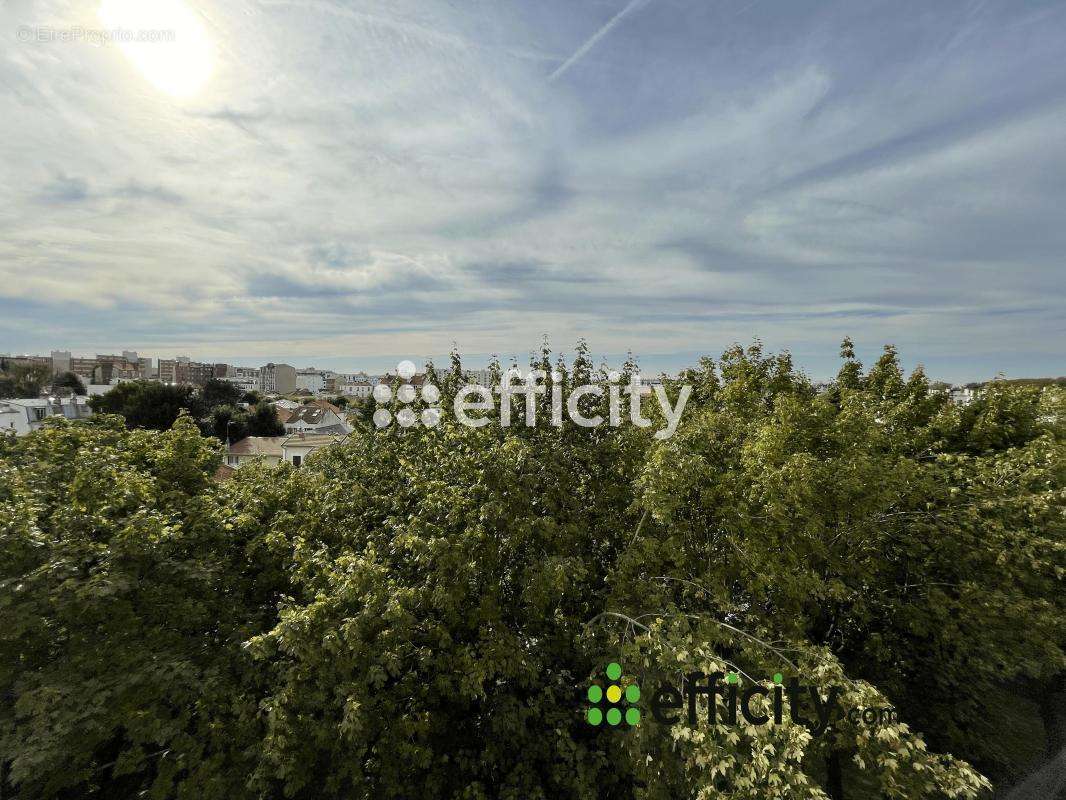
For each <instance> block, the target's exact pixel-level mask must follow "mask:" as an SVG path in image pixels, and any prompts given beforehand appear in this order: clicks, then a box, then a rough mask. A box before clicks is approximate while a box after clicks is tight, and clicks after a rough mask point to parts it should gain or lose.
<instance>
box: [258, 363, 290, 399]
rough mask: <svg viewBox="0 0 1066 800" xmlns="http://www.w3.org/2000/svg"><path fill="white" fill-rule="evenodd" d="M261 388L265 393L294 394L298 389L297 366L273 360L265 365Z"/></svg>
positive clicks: (262, 370) (262, 372) (261, 377)
mask: <svg viewBox="0 0 1066 800" xmlns="http://www.w3.org/2000/svg"><path fill="white" fill-rule="evenodd" d="M260 389H261V390H262V391H263V392H264V393H265V394H292V393H293V392H295V391H296V367H294V366H291V365H290V364H275V363H273V362H271V363H269V364H265V365H263V367H262V369H261V371H260Z"/></svg>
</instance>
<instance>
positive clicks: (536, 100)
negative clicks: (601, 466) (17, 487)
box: [0, 0, 1066, 380]
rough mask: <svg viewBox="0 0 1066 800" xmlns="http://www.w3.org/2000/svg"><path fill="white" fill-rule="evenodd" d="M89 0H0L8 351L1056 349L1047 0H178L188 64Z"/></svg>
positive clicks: (953, 363) (1061, 88)
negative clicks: (92, 37)
mask: <svg viewBox="0 0 1066 800" xmlns="http://www.w3.org/2000/svg"><path fill="white" fill-rule="evenodd" d="M84 5H85V4H81V3H76V2H73V1H71V2H65V1H64V0H52V1H51V2H44V3H40V4H37V5H35V6H33V7H32V9H30V8H29V7H27V6H24V5H20V4H5V5H4V6H2V7H0V26H2V28H3V30H4V31H5V32H6V33H5V34H3V35H10V36H11V37H12V41H11V42H9V43H7V44H5V47H4V48H3V51H2V53H0V113H2V114H3V116H4V119H5V120H6V121H7V123H6V126H5V136H4V137H3V139H2V141H0V156H2V157H3V163H4V164H5V169H4V170H3V171H2V172H0V190H2V191H3V192H4V196H5V201H6V202H5V208H4V211H3V212H2V213H0V308H2V309H3V311H4V313H3V314H2V315H0V351H41V350H48V349H50V348H53V347H70V348H73V349H75V350H77V349H79V348H80V349H82V350H85V351H93V350H96V349H101V350H102V349H104V348H116V347H134V348H139V349H141V350H144V351H146V352H152V353H153V354H155V355H170V354H173V353H177V352H189V353H190V354H192V355H197V356H200V357H203V358H228V359H233V360H240V359H248V360H249V361H250V362H252V363H255V361H256V360H257V359H259V358H275V359H280V358H284V359H289V360H293V361H297V362H299V363H304V362H310V361H316V362H318V363H327V362H332V363H335V364H336V365H338V366H351V367H358V366H361V365H367V366H368V367H370V366H374V365H377V364H379V362H380V363H382V364H384V363H387V362H388V360H389V359H390V358H393V357H395V356H404V357H406V356H425V355H439V354H441V353H443V352H445V351H446V350H447V349H448V348H449V347H450V346H451V345H452V343H453V342H454V343H455V344H457V345H458V346H459V347H460V349H462V350H463V351H464V352H467V353H470V354H474V356H475V357H480V356H487V354H489V353H492V352H498V353H501V354H504V355H506V354H512V353H513V354H517V355H519V356H520V355H521V354H523V353H525V352H526V351H527V350H528V349H529V348H530V347H536V346H537V345H538V343H539V341H540V339H541V336H542V334H548V335H549V337H550V338H551V339H552V341H553V343H554V345H555V346H556V347H557V348H565V347H568V346H569V345H570V344H572V343H573V342H574V341H575V340H576V339H577V338H579V337H582V336H583V337H586V338H587V339H588V340H589V341H590V342H591V344H592V346H593V348H594V350H595V351H597V352H599V353H602V354H604V355H605V356H606V357H607V358H608V359H611V358H614V357H615V356H617V355H618V354H622V353H624V352H625V351H626V350H627V349H632V350H634V351H635V352H637V353H638V354H639V355H640V356H642V358H643V361H644V363H645V365H646V366H648V367H650V368H657V369H658V368H662V369H673V368H676V367H678V366H681V365H683V364H685V363H688V362H691V360H692V359H694V358H695V357H696V355H698V354H699V353H712V354H713V353H716V352H719V351H721V350H722V349H723V348H724V347H726V346H728V345H729V344H730V343H732V342H734V341H742V342H744V341H750V339H751V338H753V337H756V336H758V337H760V338H762V339H763V340H764V341H765V342H766V343H767V344H768V345H770V346H771V347H782V348H784V347H787V348H790V349H791V350H792V351H793V352H794V353H795V354H796V356H797V361H799V363H800V364H802V365H803V366H804V367H805V368H807V369H808V370H809V371H810V372H811V373H812V374H814V375H816V376H821V375H825V374H829V373H831V372H832V371H834V370H835V364H834V353H835V349H836V344H837V343H838V342H839V340H840V339H841V338H843V336H845V335H851V336H852V337H853V338H855V339H856V340H857V341H858V342H859V343H860V345H861V349H862V350H863V352H864V355H866V356H867V357H870V356H872V355H873V354H874V353H875V352H876V350H877V349H878V348H879V347H880V345H881V344H882V343H885V342H893V343H895V344H897V345H898V346H899V347H900V348H901V350H902V351H903V353H904V355H905V356H906V357H907V359H908V360H909V363H914V362H915V361H923V362H925V364H926V366H927V369H928V370H929V371H930V372H931V373H934V374H936V375H937V376H939V377H944V378H947V379H951V380H965V379H972V378H981V377H987V376H989V375H992V374H994V373H996V372H997V371H1004V372H1007V373H1008V374H1019V375H1020V374H1061V373H1063V372H1066V363H1064V359H1063V358H1062V355H1061V347H1060V345H1059V343H1061V341H1063V338H1064V336H1063V335H1064V333H1066V331H1064V328H1066V325H1064V317H1063V313H1062V308H1063V300H1064V298H1063V293H1064V292H1063V290H1064V286H1066V278H1064V277H1063V276H1064V272H1063V270H1062V267H1061V259H1062V254H1063V253H1064V252H1066V228H1064V227H1063V226H1062V225H1061V224H1060V223H1059V222H1058V220H1057V216H1058V211H1057V210H1058V209H1059V208H1061V206H1062V202H1063V200H1064V197H1063V193H1064V187H1066V142H1064V141H1063V139H1062V137H1061V135H1060V132H1061V130H1062V129H1063V125H1064V124H1066V64H1063V62H1062V60H1061V58H1060V56H1059V54H1060V53H1061V49H1062V46H1063V44H1064V42H1066V11H1064V9H1063V7H1062V6H1061V5H1060V4H1051V3H1015V2H1006V1H1002V2H985V3H970V2H946V3H938V4H935V5H932V6H931V5H929V4H927V3H917V2H915V3H902V4H894V5H891V6H886V5H877V6H865V7H860V5H859V4H854V3H848V2H845V1H844V0H838V2H835V3H828V4H827V3H782V2H771V0H759V2H755V3H746V4H732V3H705V2H698V1H697V0H630V2H625V1H624V0H619V2H604V1H603V0H595V1H593V0H589V1H588V2H576V3H575V2H571V0H565V1H564V0H547V1H546V2H543V3H536V4H531V3H523V2H519V0H510V1H509V2H508V1H505V2H500V3H493V4H480V5H478V6H477V7H476V8H475V7H465V6H461V5H460V6H457V5H456V4H452V3H448V2H444V0H440V2H436V0H428V1H427V0H398V1H397V0H392V1H391V2H385V0H369V1H368V2H361V3H358V4H355V3H344V2H340V0H262V1H261V2H256V1H255V0H233V2H226V3H222V2H220V1H219V0H204V1H203V2H197V1H195V0H186V5H188V6H189V7H190V8H193V9H194V10H195V12H196V13H197V15H198V18H199V20H200V21H201V22H202V25H203V30H204V32H205V35H206V36H207V37H209V39H210V40H211V45H212V48H213V50H212V53H213V58H214V62H213V68H212V71H211V75H210V77H209V78H208V79H207V80H206V82H205V83H204V85H203V86H202V87H201V88H200V89H199V91H197V92H196V93H195V94H193V95H191V96H183V97H172V96H169V95H167V94H166V93H165V92H163V91H161V90H160V89H159V87H158V86H156V85H153V84H152V83H151V82H149V81H148V80H146V79H145V78H144V77H143V76H141V75H139V74H138V73H137V71H136V69H135V68H134V66H131V63H130V62H129V61H128V60H126V59H124V58H123V56H122V53H121V52H120V48H118V47H115V46H110V45H103V46H90V45H88V44H86V43H84V42H83V43H78V42H66V43H63V42H51V43H44V42H37V41H33V42H25V41H17V40H15V32H16V31H18V30H20V29H22V28H23V27H24V26H42V25H48V26H51V27H53V28H56V27H61V26H63V25H70V26H73V25H79V24H81V25H91V24H97V25H98V24H99V23H98V22H97V23H93V20H92V19H91V18H87V17H86V16H85V14H86V12H85V10H84ZM159 46H160V47H163V46H165V44H163V43H161V44H160V45H159Z"/></svg>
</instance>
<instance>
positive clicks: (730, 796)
mask: <svg viewBox="0 0 1066 800" xmlns="http://www.w3.org/2000/svg"><path fill="white" fill-rule="evenodd" d="M843 355H844V364H843V368H842V369H841V372H840V375H839V376H838V378H837V380H836V381H835V382H834V383H833V384H832V385H831V386H830V387H829V390H828V391H824V392H820V393H819V392H817V391H816V390H815V389H814V387H813V386H812V385H811V383H810V381H808V380H807V379H806V378H805V377H804V376H803V375H802V374H800V373H799V372H797V371H796V369H795V368H794V366H793V364H792V362H791V359H790V358H789V357H788V355H787V354H778V355H767V354H764V353H763V351H762V348H761V347H760V346H759V345H758V344H756V345H754V346H752V347H749V348H747V349H742V348H740V347H736V348H733V349H731V350H729V351H727V352H726V353H725V354H724V355H723V357H722V358H721V359H720V360H713V359H704V360H703V361H702V362H701V363H700V365H699V367H698V368H696V369H694V370H691V371H689V372H688V373H686V374H684V375H682V376H681V380H683V381H686V382H688V383H690V384H692V385H693V386H694V391H693V395H692V398H693V399H692V401H691V402H690V404H689V407H688V409H687V410H686V412H685V415H684V418H683V419H682V423H681V426H680V427H679V429H678V432H677V434H676V435H675V436H674V437H673V438H671V439H667V440H665V441H658V440H656V439H654V438H653V437H652V434H651V430H653V429H642V428H638V427H636V426H632V425H624V426H622V427H618V428H610V427H607V426H603V427H599V428H580V427H577V426H573V425H570V424H566V425H565V426H563V427H562V428H556V427H552V426H547V425H541V426H538V427H534V428H530V427H525V426H523V425H516V426H514V427H511V428H506V429H505V428H501V427H500V426H498V425H486V426H485V427H481V428H468V427H465V426H462V425H459V424H457V423H455V422H454V420H452V419H451V417H450V415H445V416H444V419H443V421H442V423H441V424H440V425H439V426H437V427H433V428H424V427H413V428H408V429H403V428H399V427H397V426H391V427H389V428H386V429H383V430H375V429H374V428H372V427H368V428H366V429H365V430H363V429H360V431H358V432H357V433H355V434H353V435H351V436H349V437H348V439H347V441H346V442H345V443H344V444H343V445H337V446H334V447H330V448H326V449H323V450H320V451H318V452H317V453H315V455H314V456H313V457H312V458H310V459H309V460H308V461H307V462H306V463H305V464H304V465H303V466H302V467H300V468H299V469H293V468H291V467H289V466H287V465H282V466H280V467H277V468H267V467H263V466H257V465H253V466H247V467H242V468H241V469H240V470H238V471H237V472H236V474H235V475H234V476H233V477H232V478H231V479H229V480H226V481H224V482H221V483H218V482H215V481H214V480H212V477H211V476H212V475H213V472H214V470H215V468H216V467H217V465H218V464H219V463H220V457H221V452H220V448H219V446H218V443H217V442H216V441H215V440H214V439H205V438H203V437H202V436H201V433H200V432H199V430H198V429H197V426H196V424H195V423H194V421H193V419H192V418H190V417H188V416H185V415H176V420H175V421H174V422H173V425H172V426H166V427H168V429H165V430H158V431H157V430H140V429H137V430H129V429H127V428H126V427H125V426H123V424H122V422H121V420H119V419H118V418H117V417H112V416H106V415H105V416H100V417H94V418H92V419H91V420H89V421H86V422H79V423H70V422H67V421H65V420H56V421H52V422H49V423H47V424H46V425H45V427H44V428H43V429H42V430H40V431H37V432H35V433H33V434H31V435H30V436H27V437H23V438H20V439H17V440H14V439H0V613H2V615H3V619H4V620H5V625H4V626H3V627H2V628H0V693H2V694H3V696H5V697H7V698H10V699H11V702H10V703H5V704H4V705H3V706H0V754H2V755H0V780H3V781H6V784H7V788H10V789H12V790H17V792H18V795H19V796H20V797H26V798H45V797H49V798H51V797H69V796H83V795H89V796H91V793H97V794H99V795H100V796H108V797H133V796H150V797H160V798H168V797H175V798H221V797H226V798H350V797H375V798H376V797H395V798H401V797H403V798H406V797H412V796H426V797H463V798H470V799H471V800H473V799H474V798H497V797H499V798H537V797H541V798H557V797H558V798H563V797H567V798H569V797H587V798H595V797H618V798H647V799H648V800H652V799H656V800H657V799H658V798H663V799H664V800H665V798H677V797H684V798H711V797H713V798H725V800H755V799H756V798H766V797H793V798H825V797H828V796H831V797H835V798H848V799H849V800H851V799H852V798H868V797H884V798H949V797H950V798H977V797H981V796H984V795H987V793H988V789H989V787H990V782H989V779H991V781H994V782H996V783H997V784H1007V783H1009V782H1010V781H1011V780H1013V779H1014V778H1015V777H1016V775H1017V773H1018V771H1019V770H1020V769H1022V768H1023V767H1024V766H1025V765H1026V763H1027V762H1028V761H1032V760H1034V759H1038V758H1040V756H1041V753H1040V752H1039V750H1040V749H1041V748H1040V746H1041V745H1042V744H1044V743H1045V742H1044V739H1043V738H1042V737H1044V736H1045V729H1046V728H1047V727H1048V725H1046V723H1045V721H1044V720H1042V718H1041V712H1040V708H1039V707H1038V706H1039V701H1040V699H1041V697H1042V696H1044V694H1045V693H1047V692H1050V691H1053V687H1054V686H1055V685H1056V680H1057V681H1058V682H1059V683H1061V679H1062V677H1063V671H1064V663H1066V661H1064V656H1063V644H1064V641H1066V635H1064V634H1066V630H1064V622H1063V621H1064V619H1066V614H1064V613H1063V612H1064V611H1066V609H1064V608H1063V603H1064V597H1063V592H1062V591H1061V589H1062V579H1063V576H1064V574H1066V572H1064V570H1066V558H1064V552H1066V536H1064V533H1066V530H1064V515H1063V507H1064V504H1063V500H1064V496H1066V436H1064V430H1063V427H1062V426H1063V419H1064V417H1063V411H1064V404H1063V400H1062V395H1061V394H1060V393H1059V390H1056V389H1048V390H1045V391H1040V390H1038V389H1035V388H1032V387H1025V386H1007V385H1000V384H991V385H990V386H988V387H987V389H986V391H985V392H984V393H983V395H982V396H981V397H979V398H978V399H977V400H976V401H975V402H974V403H972V404H971V405H969V406H966V407H965V408H959V407H958V406H955V405H952V404H951V403H950V402H949V401H948V399H947V397H946V395H945V394H944V393H943V392H942V391H937V390H934V389H931V388H930V386H929V384H928V381H927V380H926V378H925V376H924V375H923V374H922V372H921V371H920V370H919V371H917V372H915V373H913V374H911V375H909V376H907V375H905V374H904V373H903V372H902V370H901V369H900V366H899V362H898V358H897V356H896V353H895V351H894V350H892V349H891V348H888V349H886V351H885V354H884V356H883V357H882V358H881V359H880V360H879V361H878V362H877V363H876V364H874V365H873V366H872V367H871V368H869V369H868V370H867V369H866V368H864V367H863V365H861V364H859V363H858V361H857V360H856V359H855V356H854V352H853V350H852V349H851V348H850V345H849V344H848V343H846V344H845V347H844V350H843ZM550 356H551V354H550V353H548V351H547V349H546V348H545V350H544V352H543V353H541V354H540V357H539V360H538V361H537V365H538V366H541V365H547V366H548V367H549V368H550V367H551V366H553V364H552V361H551V358H550ZM452 366H453V369H452V370H451V371H450V372H449V373H448V374H447V375H444V376H441V378H440V379H439V383H440V385H441V386H442V388H443V391H444V395H445V397H444V400H443V401H442V404H443V405H445V406H446V405H447V403H448V398H449V397H450V396H451V394H452V393H453V392H454V390H455V388H456V385H457V384H458V382H459V379H458V378H457V376H458V375H459V374H461V364H460V363H459V360H458V357H455V359H454V362H453V365H452ZM555 366H557V367H559V368H560V371H561V372H562V380H563V381H564V382H565V383H567V384H569V385H573V384H574V383H575V382H583V381H585V380H589V379H592V378H593V376H594V373H595V370H594V368H593V366H592V364H591V361H590V360H589V358H588V354H587V350H586V349H583V348H582V349H579V352H578V354H577V357H576V358H575V359H574V361H573V363H572V364H571V365H569V367H567V366H566V365H565V364H561V363H560V362H558V361H557V362H556V363H555ZM635 367H636V365H635V364H632V363H630V364H627V366H626V370H627V371H630V370H632V369H635ZM430 379H432V380H438V378H437V375H436V373H435V372H434V371H431V374H430ZM119 388H121V387H119ZM667 391H668V392H671V393H672V392H676V391H677V387H676V385H673V384H670V385H668V387H667ZM586 399H587V400H588V401H589V402H590V403H593V404H594V403H595V402H596V400H595V398H591V397H589V398H586ZM545 402H547V401H546V400H545ZM604 402H606V400H604ZM518 406H519V404H518V403H517V402H516V408H515V413H516V415H517V416H518V417H519V418H520V417H521V413H522V412H521V409H520V408H519V407H518ZM101 410H103V409H101ZM590 410H594V409H590ZM603 410H604V411H605V410H606V409H603ZM652 413H653V412H652ZM127 422H128V419H127ZM609 661H618V662H619V663H621V664H622V665H624V667H625V668H626V672H627V673H628V674H629V675H631V676H634V677H635V678H639V682H640V685H641V686H642V687H652V686H655V685H658V684H660V683H662V682H665V681H668V680H674V681H676V679H677V675H678V674H679V673H689V672H693V671H701V672H703V673H712V672H726V671H732V670H736V671H737V672H739V673H742V674H743V675H744V676H745V677H744V678H743V680H744V682H745V685H752V684H753V683H755V682H759V681H760V680H762V679H764V678H767V679H768V677H769V676H771V675H773V674H774V673H775V672H783V673H786V674H788V675H800V676H803V677H805V678H806V680H807V682H808V683H812V682H815V683H818V684H819V685H822V686H829V685H832V686H837V687H840V691H841V702H842V703H844V704H845V705H847V706H848V707H885V706H893V707H895V708H896V709H898V711H899V719H898V720H896V721H889V722H885V723H884V724H881V725H879V726H878V727H875V728H868V727H863V726H855V725H850V724H848V723H847V721H845V720H837V721H834V722H833V723H832V724H831V725H830V726H829V728H828V730H827V731H826V733H825V734H824V735H821V736H813V735H812V734H811V732H810V731H809V730H808V729H807V728H806V727H805V726H803V725H800V724H788V725H781V726H774V725H754V724H747V723H745V722H743V721H741V722H740V723H738V724H737V725H735V726H733V727H718V728H711V727H697V728H690V727H688V726H685V725H675V726H672V727H670V726H661V725H656V724H654V723H649V724H644V723H641V724H640V725H639V726H638V727H635V728H634V729H633V730H631V731H628V732H625V733H623V732H622V731H620V730H612V729H610V728H609V727H607V726H600V727H594V726H591V725H589V724H588V723H587V722H586V720H585V716H584V714H585V708H586V705H587V703H586V702H585V698H584V692H585V690H586V688H587V687H588V685H589V683H590V681H592V680H594V679H595V677H596V676H597V675H600V674H602V672H603V669H604V665H605V664H606V663H608V662H609ZM1015 701H1016V702H1015ZM719 702H721V700H719ZM1020 730H1026V731H1030V732H1035V735H1034V736H1029V737H1028V739H1027V740H1026V742H1027V743H1028V742H1033V743H1034V744H1033V745H1032V746H1028V749H1027V744H1023V745H1022V746H1020V747H1019V746H1017V744H1016V742H1015V741H1014V739H1013V737H1012V735H1011V733H1010V732H1015V731H1020ZM1004 731H1007V732H1008V734H1006V735H1005V734H1004V733H1003V732H1004ZM997 732H998V733H997ZM982 773H983V775H982ZM984 776H987V777H984ZM7 788H5V791H6V790H7Z"/></svg>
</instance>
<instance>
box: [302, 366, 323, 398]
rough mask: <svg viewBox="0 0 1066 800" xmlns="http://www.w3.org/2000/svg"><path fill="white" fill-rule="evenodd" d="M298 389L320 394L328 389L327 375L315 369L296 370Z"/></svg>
mask: <svg viewBox="0 0 1066 800" xmlns="http://www.w3.org/2000/svg"><path fill="white" fill-rule="evenodd" d="M296 388H297V389H306V390H307V391H309V392H311V394H319V393H320V392H322V391H324V390H325V388H326V375H325V373H323V372H321V371H320V370H317V369H315V368H314V367H308V368H307V369H298V370H296Z"/></svg>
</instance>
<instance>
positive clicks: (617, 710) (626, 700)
mask: <svg viewBox="0 0 1066 800" xmlns="http://www.w3.org/2000/svg"><path fill="white" fill-rule="evenodd" d="M606 674H607V680H606V681H604V684H605V686H603V685H600V683H594V684H592V685H591V686H590V687H589V690H588V699H589V703H590V704H591V707H590V708H589V710H588V712H587V713H586V714H585V719H587V720H588V723H589V725H596V726H599V725H602V724H603V723H604V722H605V721H606V723H607V724H608V725H610V726H611V727H613V728H616V727H618V726H619V725H621V724H622V720H623V719H624V720H625V722H626V725H627V726H628V728H632V727H635V726H637V725H639V724H640V709H639V708H637V707H636V703H637V702H638V701H639V700H640V687H639V686H638V685H637V684H636V683H630V684H629V685H628V686H625V687H624V688H623V686H622V680H621V679H622V665H621V664H618V663H617V662H614V661H612V662H611V663H610V664H608V665H607V670H606ZM628 728H627V729H628Z"/></svg>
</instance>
